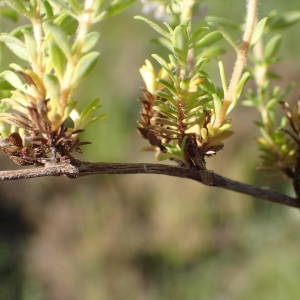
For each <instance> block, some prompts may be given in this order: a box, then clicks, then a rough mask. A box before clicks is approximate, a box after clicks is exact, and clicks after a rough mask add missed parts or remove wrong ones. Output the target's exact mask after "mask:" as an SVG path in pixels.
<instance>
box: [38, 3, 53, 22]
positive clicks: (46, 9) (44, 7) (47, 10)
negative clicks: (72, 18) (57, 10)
mask: <svg viewBox="0 0 300 300" xmlns="http://www.w3.org/2000/svg"><path fill="white" fill-rule="evenodd" d="M41 5H42V11H43V12H44V13H45V14H46V16H47V19H51V18H53V15H54V14H53V9H52V6H51V5H50V3H49V2H48V1H47V0H44V1H41Z"/></svg>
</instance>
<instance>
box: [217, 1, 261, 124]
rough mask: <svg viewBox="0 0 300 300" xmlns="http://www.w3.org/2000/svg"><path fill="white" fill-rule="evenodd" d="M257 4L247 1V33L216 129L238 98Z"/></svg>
mask: <svg viewBox="0 0 300 300" xmlns="http://www.w3.org/2000/svg"><path fill="white" fill-rule="evenodd" d="M257 3H258V0H247V16H246V25H245V31H244V34H243V41H242V43H241V44H240V46H239V49H238V53H237V57H236V61H235V64H234V67H233V71H232V75H231V80H230V83H229V86H228V89H227V91H225V95H224V101H223V105H222V109H221V113H220V115H219V117H218V119H216V121H215V123H214V127H216V128H218V127H220V126H222V124H223V122H224V120H225V118H226V115H227V111H228V108H229V106H230V104H231V103H232V102H233V101H234V100H235V97H236V88H237V86H238V84H239V81H240V79H241V76H242V74H243V69H244V67H245V64H246V61H247V55H248V51H249V47H250V43H251V38H252V34H253V30H254V27H255V24H256V11H257Z"/></svg>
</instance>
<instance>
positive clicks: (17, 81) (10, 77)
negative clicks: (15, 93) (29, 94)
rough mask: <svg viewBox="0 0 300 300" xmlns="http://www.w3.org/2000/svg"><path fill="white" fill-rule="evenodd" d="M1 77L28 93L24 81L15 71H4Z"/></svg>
mask: <svg viewBox="0 0 300 300" xmlns="http://www.w3.org/2000/svg"><path fill="white" fill-rule="evenodd" d="M0 77H1V78H3V79H4V80H6V81H7V82H8V83H9V84H10V85H12V86H13V87H14V88H15V89H17V90H20V91H23V92H25V93H26V88H25V84H24V82H23V81H22V80H21V78H20V77H19V76H18V75H17V74H16V73H15V72H13V71H9V70H7V71H3V72H2V73H1V74H0Z"/></svg>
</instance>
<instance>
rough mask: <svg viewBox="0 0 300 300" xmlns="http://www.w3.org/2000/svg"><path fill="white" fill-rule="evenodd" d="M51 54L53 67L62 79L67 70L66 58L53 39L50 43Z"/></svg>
mask: <svg viewBox="0 0 300 300" xmlns="http://www.w3.org/2000/svg"><path fill="white" fill-rule="evenodd" d="M49 55H50V62H51V64H52V67H53V68H54V70H55V73H56V74H57V76H58V78H60V79H61V78H62V77H63V74H64V70H65V65H66V58H65V56H64V54H63V52H62V51H61V49H60V48H59V47H58V46H57V44H56V42H55V41H51V42H50V44H49ZM49 71H50V70H49Z"/></svg>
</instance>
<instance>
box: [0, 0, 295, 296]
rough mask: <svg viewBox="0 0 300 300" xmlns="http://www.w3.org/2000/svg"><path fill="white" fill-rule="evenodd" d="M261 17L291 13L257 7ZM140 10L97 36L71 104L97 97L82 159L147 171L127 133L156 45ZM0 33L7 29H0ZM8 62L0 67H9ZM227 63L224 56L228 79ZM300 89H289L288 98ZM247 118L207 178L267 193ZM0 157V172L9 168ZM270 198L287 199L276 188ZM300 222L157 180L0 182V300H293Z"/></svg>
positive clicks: (222, 8) (291, 74) (291, 54)
mask: <svg viewBox="0 0 300 300" xmlns="http://www.w3.org/2000/svg"><path fill="white" fill-rule="evenodd" d="M209 2H211V3H210V4H209V9H210V11H209V13H210V14H213V15H222V16H224V17H229V18H231V19H234V20H237V21H241V20H242V19H243V11H244V8H245V5H244V1H236V0H219V1H209ZM261 2H262V3H261V4H260V14H261V16H263V15H264V14H266V13H268V12H269V11H271V10H273V9H276V10H279V11H289V10H297V9H300V6H299V2H298V0H285V1H280V0H264V1H261ZM140 9H141V6H140V5H139V4H136V5H134V6H133V7H131V8H130V9H128V10H127V11H126V12H124V13H123V14H121V15H118V16H116V17H113V18H111V19H109V20H107V21H106V22H105V23H103V24H101V26H99V30H100V31H101V34H102V37H101V43H100V45H99V49H100V51H101V59H100V62H99V64H98V65H97V67H96V69H95V70H94V72H93V74H92V76H90V78H89V80H86V81H85V82H83V83H82V86H81V88H80V89H79V90H78V99H83V100H84V99H87V100H89V99H91V98H93V97H95V96H100V97H101V98H102V100H103V112H105V113H107V114H108V118H107V119H106V120H104V121H101V122H98V123H95V124H93V125H91V126H90V127H89V128H88V129H87V132H86V133H85V138H86V139H88V140H91V141H93V144H92V145H91V146H87V147H86V149H85V153H84V155H83V156H82V157H81V158H82V159H86V160H90V161H114V162H121V161H122V162H146V161H147V162H153V161H154V158H153V155H152V154H151V153H148V152H142V151H141V148H142V147H143V146H145V142H144V141H143V140H142V139H141V138H140V137H139V136H138V134H137V133H136V130H135V124H136V123H135V122H136V119H137V115H138V109H139V105H138V101H137V99H138V97H139V95H140V88H141V87H142V85H143V84H142V81H141V79H140V76H139V74H138V68H139V67H140V66H141V65H142V64H143V61H144V59H145V58H146V57H148V56H149V55H150V54H151V53H152V52H153V51H159V50H158V49H159V48H158V46H157V45H156V44H155V43H153V42H151V39H153V38H154V37H155V34H154V33H153V32H152V31H151V30H150V29H148V28H147V26H145V25H144V24H142V23H141V22H138V21H135V20H133V16H134V15H136V14H138V13H140ZM1 22H2V23H1V24H2V28H3V27H5V29H6V30H9V28H12V27H13V26H14V24H13V23H9V22H4V21H3V20H1ZM299 32H300V25H296V26H294V27H293V28H291V29H289V30H288V31H286V32H285V35H284V40H283V41H284V42H283V46H282V50H281V56H282V58H283V60H282V61H281V62H280V63H278V64H277V66H276V70H277V71H280V74H281V75H282V82H283V84H285V83H286V82H290V81H295V82H296V83H299V81H300V80H299V79H300V55H299V53H300V39H299ZM2 51H3V53H4V54H5V55H6V56H5V59H4V60H2V66H1V69H2V68H3V67H5V65H7V63H8V61H10V60H11V59H14V58H13V57H11V56H9V54H8V53H7V52H6V50H5V49H2ZM232 58H233V57H232V55H230V54H229V55H228V56H227V57H226V67H227V68H228V71H229V72H230V69H231V63H232ZM299 93H300V89H297V88H296V90H295V92H294V95H295V97H296V96H297V95H299ZM255 117H256V114H255V112H254V111H251V110H249V109H245V108H242V107H240V108H238V109H237V110H236V111H235V112H234V113H233V114H232V118H233V119H234V122H233V123H234V129H235V131H236V134H235V135H234V137H232V138H231V139H230V140H228V141H227V143H226V146H225V149H224V151H222V152H221V153H220V154H219V155H218V156H217V157H214V158H211V159H210V160H209V168H210V169H213V170H215V171H217V172H219V173H222V174H223V175H226V176H228V177H230V178H233V179H238V180H241V181H245V182H249V183H254V184H261V185H264V184H269V183H268V181H267V180H268V179H267V178H266V177H265V176H263V175H262V173H261V172H259V171H257V166H258V165H259V157H258V156H259V153H258V151H257V145H256V142H255V137H256V134H257V130H256V128H255V126H254V124H253V119H255ZM12 167H13V166H12V164H10V163H9V162H8V161H7V159H6V158H5V157H3V156H1V169H9V168H12ZM275 186H276V188H277V189H279V190H280V189H281V190H284V189H285V190H289V189H290V187H289V185H286V184H285V183H284V182H283V181H282V180H279V181H277V182H275ZM299 229H300V214H299V211H298V210H296V209H292V208H286V207H282V206H280V205H276V204H271V203H264V202H262V201H258V200H255V199H252V198H250V197H248V196H245V195H240V194H236V193H232V192H227V191H223V190H220V189H214V188H208V187H203V186H201V185H200V184H198V183H194V182H192V181H188V180H182V179H178V178H168V177H163V176H159V175H119V176H117V175H114V176H108V175H107V176H92V177H86V178H81V179H76V180H70V179H66V178H42V179H34V180H28V181H16V182H2V183H0V299H1V300H82V299H84V300H100V299H108V300H127V299H128V300H132V299H138V300H166V299H174V300H177V299H178V300H195V299H201V300H202V299H203V300H206V299H209V300H211V299H213V300H227V299H228V300H229V299H230V300H250V299H263V300H268V299H272V300H281V299H282V300H286V299H289V300H293V299H295V300H298V299H299V295H300V284H299V278H300V254H299V253H300V251H299V249H300V233H299V231H300V230H299Z"/></svg>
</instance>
